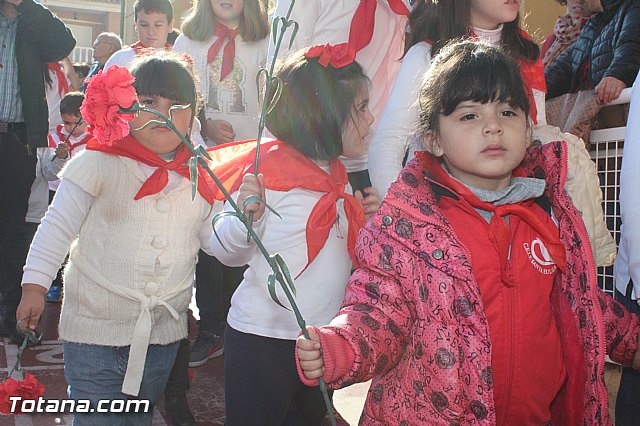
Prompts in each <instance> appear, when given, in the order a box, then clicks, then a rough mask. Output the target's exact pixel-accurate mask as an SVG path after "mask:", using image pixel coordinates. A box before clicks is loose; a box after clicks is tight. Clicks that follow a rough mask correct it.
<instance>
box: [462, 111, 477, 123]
mask: <svg viewBox="0 0 640 426" xmlns="http://www.w3.org/2000/svg"><path fill="white" fill-rule="evenodd" d="M476 117H477V115H476V114H471V113H469V114H465V115H463V116H462V117H460V121H469V120H473V119H474V118H476Z"/></svg>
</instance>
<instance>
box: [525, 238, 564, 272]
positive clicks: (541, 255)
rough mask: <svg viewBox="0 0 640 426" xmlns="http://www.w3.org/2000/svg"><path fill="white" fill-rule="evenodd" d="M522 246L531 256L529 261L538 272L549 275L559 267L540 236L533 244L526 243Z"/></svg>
mask: <svg viewBox="0 0 640 426" xmlns="http://www.w3.org/2000/svg"><path fill="white" fill-rule="evenodd" d="M522 246H523V247H524V251H525V252H526V253H527V256H528V257H529V261H530V262H531V264H532V265H533V267H534V268H536V269H537V270H538V272H540V273H542V274H545V275H549V274H553V273H554V272H555V271H556V269H558V267H557V266H556V264H555V262H554V261H553V259H551V256H550V255H549V251H548V250H547V248H546V247H545V245H544V243H543V242H542V240H541V239H540V238H535V239H534V240H533V241H532V242H531V244H529V243H524V244H523V245H522Z"/></svg>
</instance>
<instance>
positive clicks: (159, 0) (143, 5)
mask: <svg viewBox="0 0 640 426" xmlns="http://www.w3.org/2000/svg"><path fill="white" fill-rule="evenodd" d="M140 11H144V13H149V14H150V13H161V14H163V15H167V22H168V23H169V24H171V21H173V5H172V4H171V2H170V1H169V0H136V3H135V5H134V6H133V16H134V19H135V21H136V22H138V14H139V13H140Z"/></svg>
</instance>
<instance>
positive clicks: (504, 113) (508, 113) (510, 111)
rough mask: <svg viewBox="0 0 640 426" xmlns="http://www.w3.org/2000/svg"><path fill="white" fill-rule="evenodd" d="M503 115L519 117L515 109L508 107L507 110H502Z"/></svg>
mask: <svg viewBox="0 0 640 426" xmlns="http://www.w3.org/2000/svg"><path fill="white" fill-rule="evenodd" d="M502 116H503V117H517V116H518V113H517V112H516V111H514V110H511V109H508V110H506V111H502Z"/></svg>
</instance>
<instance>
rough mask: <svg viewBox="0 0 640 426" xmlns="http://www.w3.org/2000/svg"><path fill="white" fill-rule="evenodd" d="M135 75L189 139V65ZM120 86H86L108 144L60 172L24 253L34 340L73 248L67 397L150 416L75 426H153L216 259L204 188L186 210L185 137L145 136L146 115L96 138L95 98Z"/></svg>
mask: <svg viewBox="0 0 640 426" xmlns="http://www.w3.org/2000/svg"><path fill="white" fill-rule="evenodd" d="M132 75H133V76H134V77H135V82H134V83H133V87H134V88H135V89H136V91H137V93H138V97H139V103H140V104H141V105H144V106H148V107H150V108H153V109H155V110H157V111H160V112H161V113H162V114H164V115H166V116H169V114H170V108H171V107H174V106H181V107H183V108H181V109H173V110H171V116H172V121H173V124H174V125H175V126H176V128H177V129H178V130H179V131H180V132H181V133H182V134H188V133H189V130H190V126H191V125H192V123H193V117H194V116H195V114H196V108H197V98H196V89H195V83H194V79H193V76H192V74H191V72H190V71H189V68H188V65H187V63H186V61H185V60H184V59H183V58H181V57H179V56H177V55H175V54H170V53H161V54H156V55H151V56H148V57H146V58H142V60H141V61H140V62H139V63H138V64H137V65H136V66H134V67H133V69H132ZM115 83H118V84H117V85H118V88H117V90H119V92H117V91H116V92H117V95H118V96H122V93H123V91H126V89H123V87H125V86H128V84H130V76H129V74H128V72H127V71H126V69H124V68H120V67H114V68H113V70H112V69H110V70H109V71H108V72H107V73H104V74H100V75H98V76H97V77H95V78H94V79H93V81H92V83H90V84H89V87H88V89H87V100H86V101H85V105H83V115H84V118H85V120H86V121H87V122H88V123H89V124H91V125H92V127H93V131H94V135H100V137H101V138H102V139H104V140H99V139H97V138H96V139H93V140H92V141H90V142H89V144H88V145H87V149H86V150H85V151H84V152H82V153H81V154H79V155H77V156H74V158H73V159H72V160H71V161H70V162H69V164H68V165H67V166H66V167H65V169H64V170H63V171H62V181H61V184H60V187H59V189H58V192H57V194H56V197H55V199H54V201H53V203H52V205H51V207H50V208H49V211H48V212H47V214H46V216H45V218H44V219H43V221H42V225H41V226H40V228H39V229H38V232H37V233H36V236H35V238H34V241H33V243H32V245H31V249H30V251H29V256H28V259H27V264H26V266H25V268H24V269H25V272H24V278H23V281H22V286H23V296H22V301H21V303H20V306H19V307H18V310H17V320H18V321H21V320H22V322H23V327H24V326H28V327H30V328H31V329H35V327H36V325H37V323H38V320H39V318H40V315H41V313H42V311H43V307H44V294H45V293H46V291H47V288H48V286H49V283H50V282H51V280H52V279H53V277H54V275H55V273H56V271H57V269H58V268H59V267H60V263H61V262H62V260H63V258H64V256H65V254H66V253H67V251H68V250H69V248H70V256H69V263H68V265H67V266H66V269H65V276H64V279H65V298H64V302H63V305H62V313H61V316H60V326H59V334H60V338H61V339H62V340H63V341H64V359H65V378H66V380H67V383H68V384H69V394H70V397H71V398H72V399H74V400H79V399H85V400H90V401H91V406H92V408H98V401H100V400H107V399H108V400H114V399H125V400H126V399H128V398H130V397H131V396H133V397H138V398H139V399H141V400H148V401H149V402H148V403H145V404H146V405H143V408H146V412H144V413H134V412H125V413H120V414H104V413H97V412H95V413H87V414H76V415H75V419H74V424H76V425H85V424H87V425H111V424H115V423H120V422H122V423H126V424H151V419H152V417H153V406H154V405H155V403H156V402H157V401H158V400H159V398H160V397H161V395H162V391H163V389H164V387H165V383H166V381H167V377H168V376H169V372H170V370H171V366H172V365H173V362H174V359H175V356H176V351H177V349H178V343H179V341H180V340H181V339H183V338H184V337H185V336H186V335H187V313H186V312H187V308H188V306H189V302H190V300H191V288H192V284H193V276H194V271H195V264H196V256H197V253H198V250H199V249H201V248H202V249H203V250H205V251H207V252H209V238H210V236H211V219H212V215H213V214H214V208H213V207H212V202H213V197H212V194H211V192H210V190H209V188H207V187H205V185H204V183H203V179H200V182H201V186H199V188H198V193H197V194H196V197H195V199H194V200H193V201H191V185H190V181H189V170H188V166H187V165H186V164H185V162H186V161H188V159H189V158H190V156H191V154H190V152H189V151H188V149H187V148H186V147H185V146H183V145H182V143H181V141H180V139H179V138H178V136H177V135H176V134H174V132H172V131H171V130H169V129H168V128H167V127H165V126H162V125H158V124H154V123H153V122H152V123H150V124H149V125H147V126H146V127H143V126H145V124H146V123H148V122H149V121H150V120H155V119H157V117H156V116H155V115H154V114H151V113H148V112H139V113H138V114H137V115H136V116H135V118H134V119H133V121H131V122H130V124H129V128H130V134H129V135H127V136H125V137H124V138H122V139H119V140H116V141H114V142H111V144H109V142H110V141H109V140H107V138H105V137H103V136H102V135H104V134H105V133H104V132H98V131H99V130H100V123H99V122H95V121H97V120H96V119H95V117H96V115H98V114H100V111H101V108H103V107H104V105H103V104H100V99H101V98H106V96H105V93H107V91H108V90H105V88H106V89H109V90H113V88H114V86H116V84H115ZM92 85H93V86H94V87H93V88H92V87H91V86H92ZM132 101H133V97H131V99H130V100H128V103H131V102H132ZM121 106H124V107H128V106H129V105H121ZM104 109H105V110H106V107H105V108H104ZM96 130H98V131H96ZM96 411H97V410H96Z"/></svg>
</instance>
